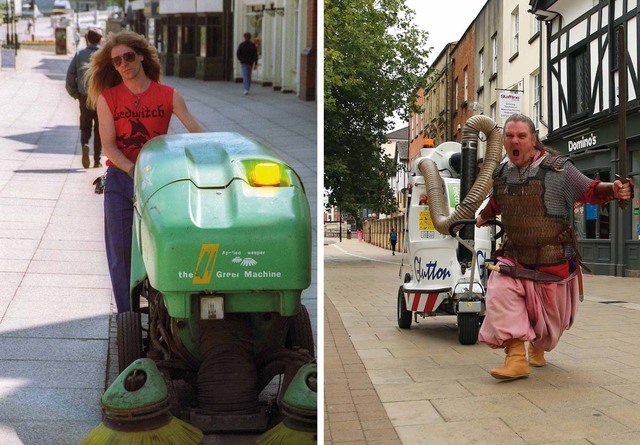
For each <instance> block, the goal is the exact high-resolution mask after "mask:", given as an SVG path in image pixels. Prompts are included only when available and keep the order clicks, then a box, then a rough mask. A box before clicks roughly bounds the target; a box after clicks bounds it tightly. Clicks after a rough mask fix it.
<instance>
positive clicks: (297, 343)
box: [285, 304, 316, 357]
mask: <svg viewBox="0 0 640 445" xmlns="http://www.w3.org/2000/svg"><path fill="white" fill-rule="evenodd" d="M285 345H286V347H287V348H288V349H293V348H294V347H299V348H302V349H306V350H307V351H309V355H311V356H313V357H315V356H316V354H315V349H314V346H313V329H312V328H311V317H309V311H307V308H306V307H305V305H304V304H301V305H300V310H299V311H298V313H297V314H296V315H294V316H293V320H292V324H291V327H290V328H289V332H288V333H287V341H286V344H285Z"/></svg>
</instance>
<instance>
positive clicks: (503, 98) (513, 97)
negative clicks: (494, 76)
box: [499, 91, 522, 119]
mask: <svg viewBox="0 0 640 445" xmlns="http://www.w3.org/2000/svg"><path fill="white" fill-rule="evenodd" d="M499 104H500V117H501V118H503V119H504V118H508V117H509V116H511V115H512V114H516V113H518V114H520V113H522V94H520V93H514V92H512V91H500V100H499Z"/></svg>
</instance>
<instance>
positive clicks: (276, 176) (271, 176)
mask: <svg viewBox="0 0 640 445" xmlns="http://www.w3.org/2000/svg"><path fill="white" fill-rule="evenodd" d="M253 183H254V184H255V185H257V186H271V187H275V186H278V185H280V167H278V164H274V163H273V162H262V163H260V164H257V165H256V167H255V169H254V170H253Z"/></svg>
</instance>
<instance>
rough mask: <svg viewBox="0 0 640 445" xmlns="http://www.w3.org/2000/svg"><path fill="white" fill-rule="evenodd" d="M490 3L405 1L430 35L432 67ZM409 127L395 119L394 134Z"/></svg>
mask: <svg viewBox="0 0 640 445" xmlns="http://www.w3.org/2000/svg"><path fill="white" fill-rule="evenodd" d="M486 3H487V0H406V2H405V4H406V5H407V6H409V7H410V8H411V9H413V10H414V11H415V16H414V23H415V24H416V26H417V27H418V28H420V29H422V30H424V31H428V32H429V38H428V39H427V47H433V49H432V50H431V53H430V54H429V58H428V59H427V61H428V62H429V64H431V63H432V62H433V61H434V60H435V58H436V57H438V54H440V52H441V51H442V49H443V48H444V47H445V45H446V44H447V43H449V42H455V41H457V40H458V39H460V37H462V34H463V33H464V32H465V30H466V29H467V28H468V27H469V25H470V24H471V22H472V21H473V20H474V19H475V18H476V16H477V15H478V13H479V12H480V10H481V9H482V7H483V6H484V5H485V4H486ZM405 126H407V123H406V122H402V120H401V119H400V118H396V119H394V130H397V129H399V128H403V127H405Z"/></svg>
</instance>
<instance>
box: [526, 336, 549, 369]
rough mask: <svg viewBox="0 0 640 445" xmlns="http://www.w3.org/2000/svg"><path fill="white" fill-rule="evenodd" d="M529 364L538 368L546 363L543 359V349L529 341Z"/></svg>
mask: <svg viewBox="0 0 640 445" xmlns="http://www.w3.org/2000/svg"><path fill="white" fill-rule="evenodd" d="M529 364H530V365H531V366H536V367H538V368H539V367H542V366H544V365H546V364H547V361H546V360H545V359H544V349H540V348H537V347H536V346H535V345H534V344H533V343H531V342H529Z"/></svg>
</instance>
